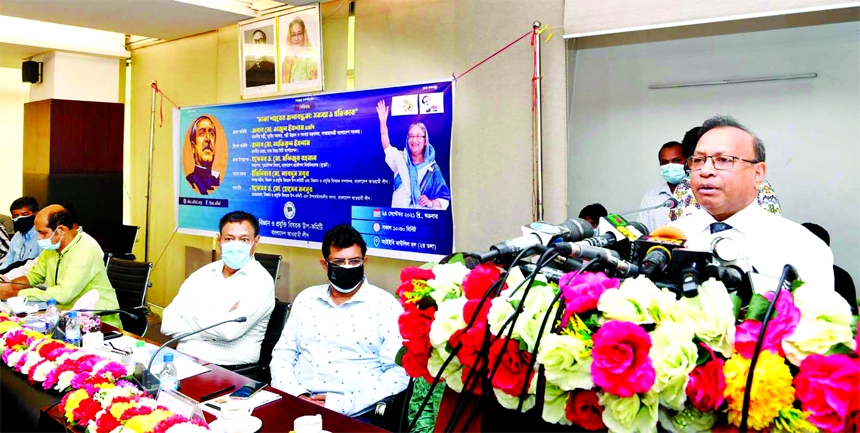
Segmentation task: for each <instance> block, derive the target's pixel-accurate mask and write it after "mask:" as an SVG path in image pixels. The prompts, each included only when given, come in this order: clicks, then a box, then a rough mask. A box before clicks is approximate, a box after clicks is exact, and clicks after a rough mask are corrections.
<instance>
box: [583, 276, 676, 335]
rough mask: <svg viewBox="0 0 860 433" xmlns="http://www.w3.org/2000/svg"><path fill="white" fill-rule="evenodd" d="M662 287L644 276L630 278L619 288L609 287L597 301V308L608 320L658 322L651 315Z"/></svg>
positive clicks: (639, 322)
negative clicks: (659, 287) (658, 286)
mask: <svg viewBox="0 0 860 433" xmlns="http://www.w3.org/2000/svg"><path fill="white" fill-rule="evenodd" d="M660 295H661V293H660V289H658V288H657V286H655V285H654V283H653V282H651V280H649V279H648V278H645V277H644V276H639V277H637V278H628V279H626V280H624V282H623V283H621V287H619V288H617V289H609V290H607V291H605V292H604V293H603V295H601V296H600V300H599V301H597V309H598V310H600V311H601V312H603V315H604V318H605V319H606V320H621V321H626V322H633V323H636V324H637V325H641V324H647V323H656V321H655V319H654V317H653V316H652V315H651V308H652V304H654V300H655V298H656V297H657V296H660Z"/></svg>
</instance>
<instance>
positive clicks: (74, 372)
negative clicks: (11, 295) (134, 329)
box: [0, 313, 208, 433]
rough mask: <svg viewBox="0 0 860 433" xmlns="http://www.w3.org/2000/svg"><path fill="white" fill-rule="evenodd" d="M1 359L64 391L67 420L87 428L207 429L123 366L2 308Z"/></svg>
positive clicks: (92, 432) (168, 432) (93, 431)
mask: <svg viewBox="0 0 860 433" xmlns="http://www.w3.org/2000/svg"><path fill="white" fill-rule="evenodd" d="M0 351H2V353H3V354H2V359H3V363H5V364H6V365H8V366H9V367H11V368H12V369H14V370H15V371H16V372H18V373H21V374H24V375H26V376H27V380H28V381H29V382H30V383H31V384H36V383H40V384H41V386H42V388H43V389H46V390H50V389H53V390H56V391H60V392H66V391H69V392H67V393H66V394H65V395H64V396H63V398H62V400H61V401H60V410H61V411H62V413H63V416H64V418H65V420H66V421H67V422H68V423H70V424H71V425H73V426H82V427H86V429H87V431H88V432H89V433H101V432H105V433H107V432H119V431H122V432H126V433H131V432H141V433H142V432H155V433H182V432H197V431H208V427H207V426H206V424H205V423H204V422H203V421H199V420H188V419H187V418H185V417H183V416H180V415H176V414H174V413H171V412H170V411H168V410H166V409H165V408H164V407H160V406H158V405H157V404H156V403H155V400H153V399H151V398H148V397H145V396H144V393H143V391H141V390H140V389H139V388H137V386H135V385H134V384H132V383H131V382H129V381H128V380H125V379H126V378H128V377H129V376H130V375H131V374H132V371H130V370H129V368H127V367H126V366H125V365H123V364H120V363H117V362H114V361H111V360H109V359H107V358H103V357H101V356H98V355H94V354H89V353H86V352H85V351H84V350H81V349H80V348H78V347H76V346H72V345H68V344H66V343H64V342H61V341H56V340H52V339H50V338H48V337H46V336H45V335H43V334H41V333H39V332H36V331H32V330H29V329H25V328H23V327H21V325H20V323H19V321H18V320H17V318H15V317H10V316H8V315H5V314H2V313H0Z"/></svg>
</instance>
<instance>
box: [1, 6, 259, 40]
mask: <svg viewBox="0 0 860 433" xmlns="http://www.w3.org/2000/svg"><path fill="white" fill-rule="evenodd" d="M207 1H210V2H212V3H225V2H223V1H220V2H219V1H218V0H207ZM231 3H234V4H240V2H231ZM247 6H250V2H247ZM245 10H246V11H251V9H250V7H246V8H245ZM0 14H2V15H6V16H11V17H17V18H25V19H30V20H37V21H46V22H51V23H56V24H66V25H71V26H78V27H87V28H91V29H98V30H107V31H111V32H117V33H123V34H130V35H140V36H147V37H151V38H158V39H177V38H182V37H185V36H190V35H195V34H198V33H203V32H208V31H210V30H213V29H217V28H220V27H225V26H228V25H231V24H235V23H237V22H239V21H242V20H246V19H249V18H253V16H254V15H253V11H251V12H250V14H248V13H241V8H234V10H230V11H226V10H220V9H214V8H211V7H204V6H198V5H196V4H193V3H186V2H184V1H175V0H0Z"/></svg>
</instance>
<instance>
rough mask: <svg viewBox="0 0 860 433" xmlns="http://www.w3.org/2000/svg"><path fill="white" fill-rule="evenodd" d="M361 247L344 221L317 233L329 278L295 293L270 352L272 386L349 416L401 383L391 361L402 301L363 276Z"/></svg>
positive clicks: (397, 341)
mask: <svg viewBox="0 0 860 433" xmlns="http://www.w3.org/2000/svg"><path fill="white" fill-rule="evenodd" d="M366 252H367V245H366V244H365V242H364V239H362V237H361V234H359V233H358V231H356V230H355V229H354V228H352V227H351V226H349V225H345V224H344V225H339V226H336V227H334V228H332V229H331V230H329V231H328V232H327V233H326V234H325V236H324V237H323V244H322V254H323V259H320V264H321V265H322V267H323V269H325V270H326V272H327V273H328V280H329V282H328V283H326V284H322V285H319V286H313V287H308V288H307V289H305V290H303V291H302V292H301V293H299V295H298V296H297V297H296V300H295V302H293V306H292V309H291V311H290V317H289V319H288V320H287V324H286V326H285V327H284V331H283V333H282V334H281V338H280V340H278V344H277V345H275V349H274V351H273V353H272V364H271V372H272V386H274V387H275V388H278V389H280V390H282V391H284V392H286V393H288V394H291V395H295V396H298V397H300V398H303V399H305V400H309V401H311V402H313V403H316V404H318V405H320V406H324V407H326V408H328V409H331V410H335V411H338V412H341V413H344V414H346V415H350V416H358V415H362V414H364V413H366V412H367V411H368V410H370V409H372V408H373V407H374V405H375V403H376V402H378V401H379V400H382V399H383V398H386V397H388V396H392V395H395V394H397V393H400V392H401V391H403V390H405V389H406V386H407V384H408V382H409V378H408V377H407V375H406V371H405V370H403V368H402V367H399V366H397V365H396V364H395V358H396V356H397V352H398V350H400V347H401V346H402V345H403V340H402V338H401V337H400V331H399V329H398V327H397V319H398V318H399V317H400V314H401V313H402V312H403V308H402V307H401V306H400V304H399V303H398V302H397V299H395V297H394V295H392V294H391V293H388V292H386V291H385V290H383V289H380V288H379V287H376V286H374V285H372V284H370V283H369V282H368V281H367V278H365V276H364V264H365V262H366V259H365V254H366Z"/></svg>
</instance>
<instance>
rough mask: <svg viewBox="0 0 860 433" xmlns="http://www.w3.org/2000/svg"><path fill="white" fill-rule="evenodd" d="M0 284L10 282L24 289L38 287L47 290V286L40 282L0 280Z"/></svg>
mask: <svg viewBox="0 0 860 433" xmlns="http://www.w3.org/2000/svg"><path fill="white" fill-rule="evenodd" d="M0 284H11V285H13V286H24V288H26V289H39V290H48V288H47V287H46V286H44V285H42V284H37V285H35V286H34V285H32V284H30V283H16V282H14V281H0Z"/></svg>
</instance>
